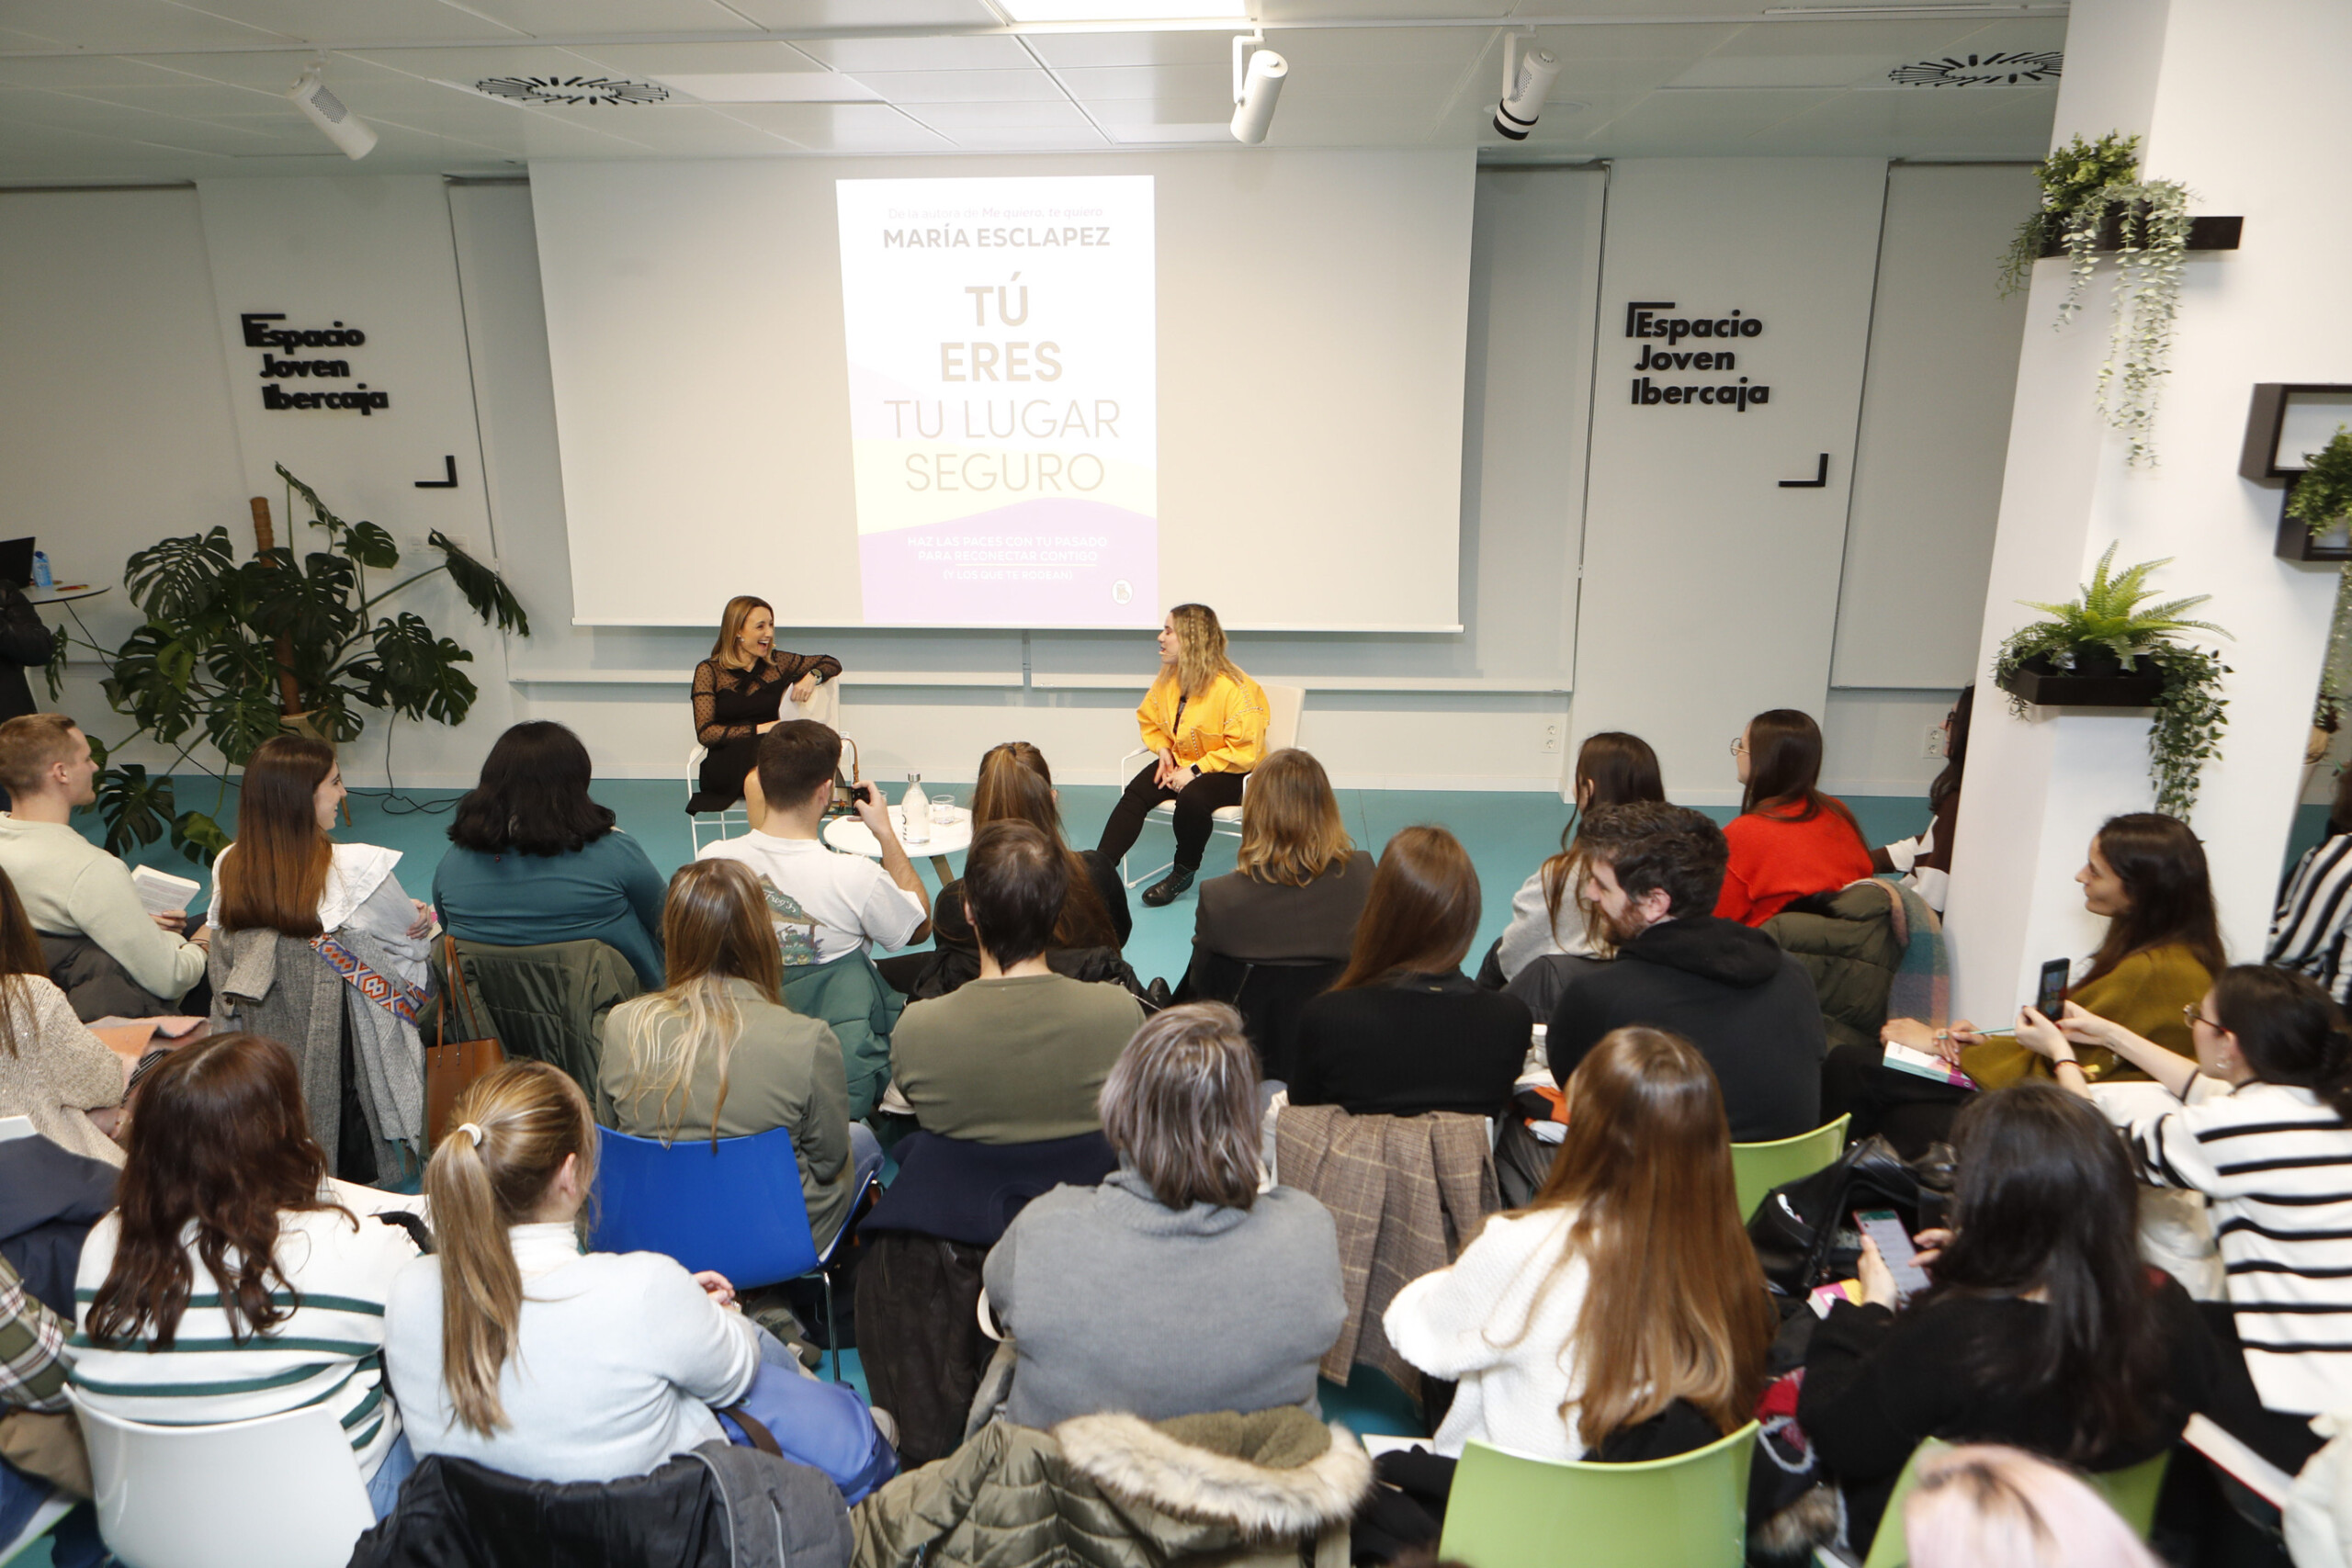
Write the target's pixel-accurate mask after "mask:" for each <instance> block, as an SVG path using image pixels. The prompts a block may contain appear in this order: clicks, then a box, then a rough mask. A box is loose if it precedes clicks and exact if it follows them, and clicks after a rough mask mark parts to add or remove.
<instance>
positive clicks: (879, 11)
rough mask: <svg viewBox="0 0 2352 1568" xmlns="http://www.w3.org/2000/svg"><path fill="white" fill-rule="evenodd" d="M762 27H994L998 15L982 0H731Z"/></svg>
mask: <svg viewBox="0 0 2352 1568" xmlns="http://www.w3.org/2000/svg"><path fill="white" fill-rule="evenodd" d="M728 3H729V5H730V6H733V7H734V8H735V9H736V10H738V11H741V13H742V14H743V15H744V16H746V17H750V18H751V19H752V21H754V22H756V23H758V24H759V25H760V26H761V27H763V28H774V29H775V30H776V31H778V32H789V31H791V30H793V29H794V28H939V27H982V28H984V27H990V26H993V25H994V24H995V23H996V20H997V18H996V15H995V13H994V12H992V11H990V10H989V8H988V6H986V5H984V4H982V0H728Z"/></svg>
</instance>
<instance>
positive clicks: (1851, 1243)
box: [1747, 1135, 1952, 1298]
mask: <svg viewBox="0 0 2352 1568" xmlns="http://www.w3.org/2000/svg"><path fill="white" fill-rule="evenodd" d="M1951 1182H1952V1154H1951V1145H1947V1144H1935V1145H1930V1146H1929V1147H1928V1152H1927V1153H1926V1154H1924V1155H1922V1156H1919V1158H1918V1159H1917V1160H1906V1159H1905V1158H1904V1157H1903V1156H1901V1155H1898V1154H1896V1153H1895V1152H1894V1145H1892V1144H1890V1143H1888V1142H1887V1141H1886V1140H1885V1139H1884V1138H1883V1137H1879V1136H1876V1135H1872V1136H1871V1137H1868V1138H1864V1139H1863V1140H1861V1142H1860V1143H1858V1144H1854V1145H1850V1146H1849V1147H1848V1149H1847V1150H1846V1152H1845V1153H1844V1154H1842V1155H1840V1156H1838V1159H1837V1161H1836V1162H1835V1163H1834V1164H1831V1165H1828V1166H1826V1167H1824V1168H1822V1169H1820V1170H1816V1171H1815V1172H1814V1173H1813V1174H1812V1175H1811V1176H1805V1177H1800V1178H1798V1179H1796V1180H1794V1181H1791V1182H1787V1183H1785V1184H1783V1185H1781V1186H1780V1187H1776V1188H1774V1189H1773V1190H1772V1191H1771V1193H1770V1195H1769V1196H1768V1197H1766V1198H1765V1200H1764V1202H1763V1204H1762V1205H1761V1206H1760V1207H1759V1208H1758V1209H1757V1211H1756V1214H1755V1217H1754V1218H1752V1219H1750V1220H1749V1221H1748V1222H1747V1239H1748V1241H1749V1242H1750V1243H1752V1244H1753V1245H1754V1246H1755V1248H1756V1258H1757V1261H1758V1263H1761V1264H1762V1265H1763V1267H1764V1278H1765V1280H1766V1281H1767V1282H1768V1283H1770V1285H1771V1287H1772V1289H1773V1290H1774V1291H1776V1292H1780V1293H1781V1294H1782V1295H1786V1296H1792V1297H1798V1298H1802V1297H1803V1296H1804V1295H1805V1294H1806V1293H1807V1292H1810V1291H1812V1290H1813V1289H1814V1288H1815V1286H1818V1285H1823V1284H1826V1283H1828V1282H1829V1281H1831V1280H1845V1279H1850V1278H1852V1276H1853V1273H1854V1270H1855V1268H1856V1266H1857V1265H1858V1263H1859V1262H1860V1258H1861V1250H1862V1244H1861V1237H1860V1235H1859V1234H1857V1233H1856V1231H1855V1230H1854V1227H1853V1224H1852V1223H1851V1221H1852V1215H1853V1212H1854V1211H1855V1210H1857V1209H1892V1210H1894V1212H1895V1213H1896V1214H1898V1215H1899V1216H1901V1218H1902V1220H1903V1224H1904V1228H1905V1230H1908V1231H1911V1232H1913V1233H1914V1234H1917V1232H1918V1231H1920V1230H1921V1229H1923V1228H1927V1227H1930V1226H1935V1225H1940V1224H1943V1223H1944V1221H1945V1216H1946V1214H1947V1213H1948V1212H1949V1209H1950V1206H1951Z"/></svg>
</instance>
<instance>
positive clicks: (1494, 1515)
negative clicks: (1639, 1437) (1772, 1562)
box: [1438, 1421, 1757, 1568]
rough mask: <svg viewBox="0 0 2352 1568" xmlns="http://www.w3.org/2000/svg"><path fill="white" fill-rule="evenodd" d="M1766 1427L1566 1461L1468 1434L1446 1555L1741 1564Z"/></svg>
mask: <svg viewBox="0 0 2352 1568" xmlns="http://www.w3.org/2000/svg"><path fill="white" fill-rule="evenodd" d="M1756 1430H1757V1428H1756V1423H1755V1422H1753V1421H1750V1422H1749V1423H1748V1424H1747V1426H1745V1427H1741V1428H1740V1429H1739V1430H1738V1431H1736V1432H1734V1433H1733V1434H1732V1435H1731V1436H1729V1437H1727V1438H1723V1439H1722V1440H1721V1441H1719V1442H1713V1443H1710V1444H1708V1445H1707V1446H1706V1447H1705V1448H1703V1449H1698V1450H1693V1451H1692V1452H1690V1453H1687V1454H1678V1455H1676V1456H1675V1457H1674V1458H1672V1459H1661V1460H1651V1461H1646V1462H1644V1463H1641V1464H1589V1463H1577V1464H1562V1463H1560V1462H1558V1461H1555V1460H1542V1459H1526V1458H1523V1457H1521V1455H1518V1454H1512V1453H1505V1452H1504V1451H1503V1450H1500V1449H1490V1448H1488V1447H1487V1445H1486V1444H1484V1443H1467V1444H1464V1446H1463V1450H1462V1462H1461V1464H1460V1465H1459V1466H1458V1467H1457V1468H1456V1469H1455V1471H1454V1472H1453V1495H1452V1496H1451V1497H1450V1498H1449V1499H1448V1500H1447V1503H1446V1507H1445V1534H1444V1536H1443V1537H1442V1539H1441V1540H1439V1542H1438V1555H1439V1556H1440V1557H1444V1558H1452V1559H1453V1560H1455V1561H1458V1562H1466V1563H1468V1564H1469V1565H1470V1568H1627V1565H1628V1564H1634V1563H1656V1564H1659V1565H1660V1568H1665V1565H1668V1564H1670V1565H1671V1568H1740V1565H1741V1564H1742V1563H1743V1562H1746V1561H1747V1465H1748V1459H1749V1456H1750V1455H1751V1454H1752V1453H1753V1451H1754V1450H1755V1447H1756Z"/></svg>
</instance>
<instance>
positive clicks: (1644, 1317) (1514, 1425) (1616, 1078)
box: [1381, 1029, 1774, 1542]
mask: <svg viewBox="0 0 2352 1568" xmlns="http://www.w3.org/2000/svg"><path fill="white" fill-rule="evenodd" d="M1567 1094H1568V1107H1569V1116H1568V1131H1567V1137H1566V1140H1565V1141H1564V1142H1563V1143H1562V1145H1560V1152H1559V1156H1558V1157H1557V1158H1556V1159H1555V1161H1554V1163H1553V1166H1552V1173H1551V1176H1550V1177H1549V1178H1548V1179H1546V1180H1545V1181H1544V1186H1543V1188H1542V1190H1540V1191H1538V1192H1537V1193H1536V1195H1535V1201H1534V1202H1533V1203H1532V1204H1530V1205H1529V1206H1528V1207H1526V1208H1524V1209H1521V1210H1518V1211H1516V1212H1507V1213H1500V1214H1497V1215H1496V1216H1494V1218H1492V1219H1490V1220H1488V1221H1487V1225H1486V1228H1485V1229H1484V1230H1482V1231H1480V1232H1479V1233H1478V1235H1477V1239H1476V1240H1475V1241H1473V1242H1472V1243H1471V1244H1470V1245H1469V1246H1468V1247H1464V1249H1463V1252H1462V1255H1461V1257H1460V1258H1457V1259H1456V1260H1455V1261H1454V1264H1453V1267H1452V1268H1450V1269H1439V1270H1438V1271H1437V1272H1435V1273H1433V1274H1425V1275H1423V1276H1422V1277H1421V1278H1420V1279H1418V1280H1414V1281H1413V1282H1412V1283H1410V1284H1408V1285H1407V1286H1406V1287H1405V1288H1404V1289H1403V1290H1402V1291H1400V1292H1397V1299H1396V1300H1395V1301H1393V1302H1391V1303H1389V1306H1388V1312H1387V1315H1386V1317H1385V1319H1384V1322H1385V1326H1386V1328H1387V1331H1388V1339H1389V1343H1391V1344H1392V1345H1394V1346H1396V1347H1397V1350H1398V1352H1399V1353H1400V1354H1402V1355H1403V1356H1404V1357H1405V1359H1407V1360H1408V1361H1410V1362H1412V1364H1413V1365H1415V1366H1416V1367H1419V1368H1420V1369H1421V1371H1424V1372H1427V1373H1429V1374H1430V1376H1431V1377H1436V1378H1442V1379H1446V1380H1450V1381H1453V1382H1455V1383H1456V1385H1457V1386H1456V1389H1455V1392H1454V1395H1453V1406H1452V1407H1451V1408H1450V1409H1448V1410H1447V1411H1446V1413H1445V1418H1444V1419H1443V1420H1442V1421H1441V1422H1440V1423H1439V1424H1438V1429H1437V1436H1436V1438H1435V1439H1434V1442H1433V1445H1432V1446H1433V1447H1434V1448H1435V1450H1436V1451H1437V1455H1438V1456H1439V1462H1435V1463H1432V1462H1431V1461H1430V1459H1429V1458H1428V1456H1427V1455H1425V1454H1421V1453H1418V1452H1408V1453H1406V1454H1402V1455H1397V1456H1390V1457H1389V1458H1386V1459H1384V1460H1383V1461H1382V1465H1381V1472H1382V1475H1383V1478H1384V1479H1386V1480H1389V1481H1391V1482H1392V1483H1394V1484H1398V1485H1401V1486H1403V1487H1404V1488H1405V1489H1406V1491H1407V1493H1408V1495H1412V1496H1413V1497H1415V1498H1416V1499H1417V1500H1426V1501H1427V1502H1428V1503H1430V1504H1433V1505H1434V1506H1431V1507H1430V1510H1429V1511H1430V1513H1431V1514H1432V1515H1442V1512H1443V1504H1442V1498H1443V1496H1444V1495H1445V1492H1446V1489H1447V1487H1448V1485H1449V1484H1450V1483H1451V1479H1452V1476H1451V1472H1452V1461H1454V1460H1458V1459H1460V1458H1461V1457H1462V1450H1463V1445H1464V1444H1465V1443H1472V1442H1478V1443H1485V1444H1487V1445H1489V1446H1491V1447H1495V1448H1500V1449H1507V1450H1510V1451H1511V1452H1513V1453H1519V1454H1526V1455H1529V1456H1531V1457H1533V1458H1536V1459H1547V1460H1561V1461H1570V1460H1599V1461H1608V1462H1623V1461H1640V1460H1654V1459H1665V1458H1668V1457H1670V1456H1671V1455H1674V1454H1679V1453H1687V1452H1689V1451H1690V1450H1693V1449H1699V1448H1704V1447H1705V1446H1706V1445H1707V1444H1709V1443H1712V1442H1713V1441H1715V1440H1716V1439H1717V1438H1721V1437H1723V1436H1724V1435H1725V1434H1726V1433H1729V1432H1731V1431H1734V1430H1736V1428H1738V1427H1742V1426H1745V1425H1746V1424H1747V1421H1748V1419H1749V1417H1750V1416H1751V1414H1752V1412H1753V1410H1754V1408H1755V1404H1756V1397H1757V1395H1758V1393H1759V1392H1760V1391H1761V1390H1762V1388H1763V1384H1764V1354H1765V1351H1766V1349H1767V1348H1769V1347H1770V1344H1771V1341H1772V1331H1773V1326H1774V1318H1773V1313H1772V1309H1771V1305H1770V1298H1769V1297H1768V1296H1767V1295H1766V1294H1765V1287H1764V1274H1763V1271H1762V1269H1759V1268H1758V1267H1757V1262H1756V1249H1755V1248H1754V1247H1752V1246H1750V1245H1749V1244H1748V1240H1747V1234H1746V1233H1745V1232H1744V1231H1742V1230H1741V1228H1740V1224H1739V1216H1738V1205H1737V1203H1736V1200H1735V1198H1734V1196H1733V1187H1732V1175H1731V1132H1730V1125H1729V1123H1728V1122H1725V1121H1724V1102H1723V1096H1722V1094H1721V1092H1720V1091H1719V1090H1717V1089H1716V1088H1715V1078H1714V1074H1713V1072H1711V1071H1709V1069H1708V1067H1707V1064H1706V1061H1705V1059H1704V1058H1702V1056H1701V1055H1699V1053H1698V1052H1696V1051H1694V1050H1692V1049H1691V1046H1690V1045H1689V1044H1688V1043H1686V1042H1684V1041H1681V1040H1678V1039H1676V1038H1675V1037H1674V1036H1673V1035H1671V1034H1668V1033H1665V1032H1662V1031H1659V1030H1655V1029H1620V1030H1616V1031H1614V1032H1611V1034H1610V1035H1609V1036H1608V1038H1606V1039H1604V1040H1603V1041H1601V1042H1600V1044H1599V1045H1597V1046H1595V1047H1594V1048H1593V1050H1592V1052H1591V1053H1590V1054H1589V1055H1587V1056H1586V1057H1585V1059H1584V1061H1583V1063H1582V1064H1581V1065H1580V1066H1578V1067H1577V1070H1576V1074H1575V1076H1574V1077H1571V1078H1570V1079H1569V1080H1568V1086H1567ZM1434 1522H1435V1521H1434V1519H1432V1521H1431V1523H1432V1525H1433V1524H1434ZM1392 1533H1394V1534H1397V1535H1400V1536H1402V1537H1404V1538H1406V1539H1408V1540H1409V1539H1410V1537H1411V1535H1412V1534H1413V1532H1412V1531H1410V1530H1409V1529H1404V1530H1396V1531H1392ZM1436 1533H1437V1532H1436V1530H1435V1529H1433V1528H1432V1529H1429V1530H1428V1531H1427V1538H1428V1540H1430V1541H1431V1542H1434V1540H1435V1538H1436Z"/></svg>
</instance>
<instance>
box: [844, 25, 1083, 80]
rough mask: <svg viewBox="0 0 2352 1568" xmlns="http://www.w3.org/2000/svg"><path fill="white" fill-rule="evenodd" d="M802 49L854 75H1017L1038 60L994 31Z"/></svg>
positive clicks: (857, 41)
mask: <svg viewBox="0 0 2352 1568" xmlns="http://www.w3.org/2000/svg"><path fill="white" fill-rule="evenodd" d="M800 47H801V48H802V49H805V50H807V51H809V53H810V54H813V55H815V56H816V57H817V58H818V59H820V60H821V61H823V62H825V63H826V64H828V65H830V66H832V67H833V68H834V69H835V70H838V71H846V72H848V73H850V74H851V75H853V76H863V75H865V73H868V72H869V71H894V72H910V71H990V70H997V71H1018V70H1023V69H1029V70H1035V68H1036V64H1037V62H1035V60H1033V59H1031V58H1030V56H1029V51H1027V50H1025V49H1023V48H1022V47H1021V40H1020V39H1016V38H1013V37H1011V36H1010V35H1007V34H1002V33H993V34H989V35H987V36H984V37H974V38H853V39H807V40H805V41H803V42H802V43H801V44H800Z"/></svg>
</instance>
